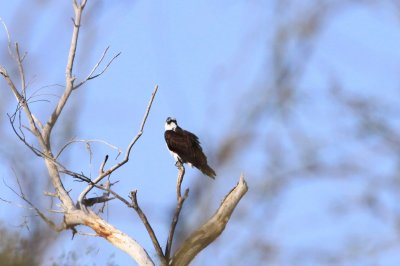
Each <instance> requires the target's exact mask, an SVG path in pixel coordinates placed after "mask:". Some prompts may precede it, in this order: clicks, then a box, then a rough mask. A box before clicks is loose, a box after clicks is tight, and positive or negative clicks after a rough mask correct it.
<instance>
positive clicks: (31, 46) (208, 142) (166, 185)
mask: <svg viewBox="0 0 400 266" xmlns="http://www.w3.org/2000/svg"><path fill="white" fill-rule="evenodd" d="M22 2H23V1H14V2H12V3H11V2H7V3H6V4H4V3H2V4H1V6H2V8H1V11H0V17H2V19H3V20H4V21H5V23H6V24H7V25H8V27H9V30H10V33H11V36H12V38H13V40H14V41H18V42H19V43H20V46H21V47H23V48H25V49H27V50H28V52H29V55H28V58H27V64H28V65H29V66H30V67H29V68H27V75H28V76H30V78H31V79H32V80H33V82H32V91H34V90H35V89H37V88H40V87H42V86H44V85H48V84H54V83H61V84H62V83H63V79H64V71H65V67H64V65H65V62H66V56H67V51H68V46H69V40H70V32H71V21H70V17H71V16H72V7H70V3H69V2H68V3H62V4H60V3H57V4H56V2H55V1H53V2H52V3H51V4H49V5H48V6H46V7H45V8H44V7H43V9H33V8H32V11H31V12H32V14H31V15H32V16H33V17H34V18H35V21H38V22H37V23H36V24H35V25H36V26H35V28H33V29H32V31H33V33H32V32H24V31H23V25H22V29H21V28H18V27H17V25H18V22H17V20H16V18H15V16H13V14H15V12H16V8H24V6H23V5H22V4H21V3H22ZM91 2H92V1H90V0H89V6H88V11H89V12H90V11H91V10H93V12H96V11H97V12H99V13H98V15H97V14H96V13H95V15H94V16H92V17H91V21H85V19H84V20H83V27H82V35H81V39H80V40H81V44H82V46H81V48H82V49H83V51H90V53H89V55H90V56H85V54H84V53H83V54H82V53H81V52H80V51H82V50H80V51H78V58H77V62H76V74H77V77H78V78H83V77H85V76H86V75H87V73H88V72H89V71H90V69H91V67H92V66H93V65H94V64H95V63H96V62H97V59H98V58H99V57H100V55H101V54H102V52H103V50H104V49H105V47H107V46H110V49H109V54H108V58H111V57H112V54H113V53H118V52H122V54H121V56H119V57H118V59H117V60H115V61H114V62H113V64H112V65H111V67H110V68H109V69H108V70H107V72H106V73H105V74H104V75H102V76H101V77H100V78H98V79H95V80H93V81H90V83H88V85H87V86H84V87H82V88H81V89H79V91H77V92H76V93H74V95H73V99H72V101H73V103H72V105H71V107H70V108H76V109H77V110H78V111H77V112H78V113H79V117H78V130H77V133H76V137H77V138H79V139H104V140H106V141H108V142H110V143H112V144H114V145H116V146H118V147H120V148H121V149H122V150H123V151H125V148H126V146H127V145H128V143H129V142H130V140H131V139H132V138H133V137H134V136H135V134H136V133H137V131H138V129H139V125H140V122H141V119H142V117H143V114H144V111H145V108H146V106H147V103H148V100H149V98H150V95H151V92H152V91H153V89H154V86H155V85H156V84H158V85H159V92H158V94H157V96H156V99H155V101H154V104H153V108H152V110H151V112H150V116H149V118H148V122H147V124H146V127H145V132H144V135H143V136H142V138H141V139H140V141H139V142H138V143H137V145H135V147H134V149H133V151H132V157H131V161H130V162H129V163H128V165H126V166H124V167H123V169H121V170H120V171H118V172H117V173H116V174H114V175H113V178H115V179H118V180H120V183H119V184H118V185H116V187H115V188H116V190H118V192H119V193H120V194H121V195H127V194H128V193H129V191H131V190H132V189H138V191H139V192H138V197H139V202H140V203H141V205H142V208H143V209H144V210H145V211H147V212H148V213H149V214H150V217H149V218H150V220H151V222H152V224H153V226H154V227H155V228H156V231H157V233H158V236H159V239H160V240H161V241H163V240H164V239H166V236H167V230H168V226H169V219H170V217H169V216H170V215H169V214H168V215H166V211H165V210H170V209H171V206H173V204H174V199H175V197H174V191H175V179H176V169H175V167H174V163H173V159H172V158H171V157H170V154H169V153H168V151H167V149H166V147H165V143H164V139H163V131H164V121H165V118H166V117H167V116H174V117H176V118H177V119H178V122H179V123H180V124H181V125H182V127H184V128H187V129H189V130H191V131H193V132H196V133H197V135H198V136H199V137H200V139H201V141H202V143H203V146H204V149H205V151H206V152H207V150H216V148H215V147H218V144H219V143H221V142H222V140H223V138H225V136H226V134H227V132H230V131H235V130H239V129H238V128H235V125H236V124H235V123H234V121H235V118H236V117H240V116H241V113H240V110H241V109H240V108H237V106H238V105H239V106H247V105H249V106H251V105H252V104H253V101H255V100H256V99H252V98H249V97H245V96H246V95H247V94H246V93H248V91H249V90H250V88H251V87H252V86H255V84H257V82H260V81H259V80H260V79H264V78H265V79H266V80H269V76H268V75H269V73H264V72H265V60H266V58H267V59H268V56H270V55H269V53H270V51H271V47H270V46H269V44H268V41H269V40H270V38H271V31H270V30H269V27H274V26H276V24H275V23H276V22H275V21H274V20H273V18H272V17H273V16H277V14H273V8H272V7H271V6H272V5H270V4H268V3H265V2H263V1H252V2H249V1H234V2H228V1H221V2H218V3H215V2H213V1H194V2H190V3H189V2H188V3H186V2H185V3H182V2H181V1H170V2H168V3H167V2H163V1H155V2H150V1H136V2H134V3H128V2H127V3H125V4H124V5H115V6H111V7H109V6H108V5H109V3H107V2H105V1H101V2H100V3H101V8H100V9H91V8H93V6H91ZM57 5H63V7H59V6H57ZM26 8H29V4H27V7H26ZM99 10H100V11H102V12H100V11H99ZM27 12H28V11H27ZM19 26H21V25H19ZM398 26H399V20H398V13H396V12H395V11H394V9H393V8H392V6H391V5H390V4H386V3H382V4H372V6H368V7H364V6H362V5H357V4H355V5H349V7H347V8H344V9H343V10H341V11H338V12H337V13H335V15H333V16H331V17H330V19H328V20H327V21H326V22H325V24H324V27H323V28H322V30H321V32H320V34H319V36H318V38H317V39H316V43H315V44H314V45H315V46H314V47H315V49H314V51H313V54H312V56H311V58H310V62H309V63H308V65H307V68H306V71H305V74H304V76H303V77H302V79H301V80H300V81H299V84H298V85H299V90H300V91H301V92H302V93H303V94H304V95H306V97H305V98H306V101H305V103H303V105H302V109H301V110H299V111H298V112H297V116H296V118H297V121H296V123H297V124H298V125H302V126H304V128H306V129H307V131H308V132H310V135H317V136H318V138H319V139H320V140H322V141H323V143H325V144H326V147H325V149H323V153H322V155H321V159H322V160H327V161H330V162H334V161H335V160H336V159H338V158H342V154H346V156H349V157H351V153H352V152H354V153H358V152H360V151H361V152H363V153H365V157H366V158H368V160H370V158H371V157H372V156H373V154H369V153H368V151H367V149H365V147H355V148H354V147H353V146H351V147H349V146H347V145H343V146H340V145H338V146H337V147H335V149H332V147H331V146H335V142H336V138H340V137H343V135H344V137H346V130H347V129H349V128H352V127H353V122H354V121H353V120H352V118H351V117H347V116H345V115H340V114H338V113H337V109H336V103H334V102H332V101H330V99H329V97H330V96H329V92H328V88H329V82H330V81H331V80H332V79H338V80H340V83H341V84H342V85H343V87H344V88H346V92H348V93H350V94H353V95H360V96H363V97H375V98H377V99H382V100H385V101H388V102H389V103H392V104H394V105H395V104H396V103H398V96H399V93H398V84H399V81H400V78H399V75H398V71H399V67H400V63H399V62H400V53H399V52H398V47H400V31H399V30H398V28H399V27H398ZM28 34H29V35H30V37H29V38H28V37H27V35H28ZM90 35H94V36H96V37H97V39H96V42H94V43H93V42H90V39H88V37H89V36H90ZM32 36H33V37H32ZM5 40H6V39H5V34H0V48H1V49H6V45H5ZM28 40H29V43H27V41H28ZM85 40H86V41H87V42H86V43H85ZM78 49H79V48H78ZM30 58H32V59H31V60H32V61H29V60H30ZM33 59H34V60H33ZM8 67H10V66H8ZM263 71H264V72H263ZM260 73H263V74H262V75H265V77H264V76H263V77H261V78H260ZM33 77H34V78H33ZM0 85H1V87H2V88H3V87H4V86H3V85H4V82H3V81H2V83H0ZM45 91H46V92H48V93H55V94H59V93H61V89H60V88H56V87H52V88H49V89H46V90H45ZM3 94H4V90H3V91H2V92H0V95H3ZM388 95H389V96H388ZM50 99H51V100H52V102H51V103H41V104H36V105H35V106H34V107H33V110H34V111H36V112H39V114H40V117H42V118H44V117H46V115H47V113H46V110H49V107H50V106H51V104H54V102H55V101H54V100H55V98H51V97H50ZM308 102H312V105H311V104H310V105H307V103H308ZM13 107H14V106H13V105H10V106H9V107H8V108H9V109H10V110H12V108H13ZM338 116H339V117H340V118H341V120H340V122H341V123H339V124H340V125H339V126H337V125H338V124H337V123H329V122H327V119H328V120H329V119H330V120H331V121H336V119H337V117H338ZM310 117H311V118H310ZM338 127H339V128H340V130H343V131H338ZM264 130H265V129H264V128H263V126H262V125H261V126H260V128H259V132H262V133H263V132H264ZM280 130H282V132H284V129H279V128H278V129H277V131H278V134H279V132H280ZM332 132H335V134H332ZM344 137H343V138H344ZM332 138H334V139H332ZM358 145H360V144H358ZM354 146H357V144H354ZM361 146H362V145H361ZM257 148H258V147H253V148H252V150H251V151H250V150H249V153H250V154H251V155H249V156H247V157H246V158H244V159H243V163H242V164H238V163H237V162H236V164H232V165H230V167H229V169H226V168H224V169H222V170H220V171H218V170H217V172H218V173H221V174H220V175H219V176H218V178H217V180H216V181H215V182H214V181H212V180H210V179H208V178H205V177H202V178H203V179H204V180H203V181H202V182H204V184H205V186H206V187H210V186H214V189H213V193H212V197H213V198H212V199H211V201H212V206H213V207H216V206H217V205H218V204H219V202H220V199H221V198H222V197H223V196H224V195H225V193H226V192H228V191H229V190H230V189H231V187H232V186H233V185H234V184H235V183H236V182H237V180H238V177H239V174H240V172H242V171H243V172H245V173H248V181H249V185H250V189H251V188H252V185H253V184H254V185H255V184H258V180H256V179H255V178H254V176H256V174H257V173H258V172H259V171H262V170H263V169H265V168H264V166H263V165H260V164H259V162H261V161H262V160H263V155H262V154H260V155H258V154H259V153H262V151H261V152H260V150H258V149H257ZM93 152H94V157H93V159H92V162H91V165H90V162H89V157H88V153H87V151H86V150H85V147H84V146H83V145H80V144H77V145H75V146H73V147H71V154H73V156H71V157H70V158H69V159H70V160H69V164H70V165H71V166H73V168H74V169H76V170H79V171H83V172H85V173H87V174H89V173H90V172H92V174H93V175H95V174H96V173H97V169H98V166H99V164H100V163H101V161H102V159H103V157H104V155H105V154H110V155H111V158H113V156H112V154H113V152H114V151H112V150H111V151H110V150H109V149H107V148H106V147H102V146H100V145H94V146H93ZM365 157H364V158H365ZM385 163H386V164H387V165H388V166H387V167H388V168H389V169H392V167H393V166H392V165H391V163H390V162H387V161H386V162H385V161H383V162H381V165H383V166H381V167H377V169H376V171H377V172H381V171H384V166H385ZM196 171H197V170H195V169H189V170H188V171H187V174H186V178H185V182H184V186H185V187H186V186H188V187H190V185H191V184H192V183H193V182H194V181H193V179H194V178H198V177H199V175H198V173H197V172H196ZM1 172H3V174H2V176H1V177H2V178H4V177H7V175H8V174H9V173H10V169H2V170H1ZM253 178H254V179H253ZM68 185H70V186H71V187H72V188H73V191H72V192H71V193H72V194H73V195H75V196H77V195H78V194H79V192H80V189H82V188H81V187H80V186H79V185H76V184H75V183H72V182H69V183H68ZM366 186H368V184H366V183H365V182H360V181H359V180H350V181H349V180H335V181H332V180H327V179H324V178H323V179H322V180H318V181H317V182H316V181H315V180H312V181H304V180H300V181H295V182H293V183H291V184H290V186H289V187H288V189H287V191H286V192H285V193H284V195H282V201H281V203H280V204H281V205H280V208H279V211H278V213H277V214H276V217H275V218H274V220H273V221H271V223H270V224H268V226H265V227H266V228H264V225H262V226H260V225H258V226H259V227H260V228H261V227H263V228H262V229H260V231H259V232H260V233H263V234H265V238H270V239H273V240H274V241H276V243H277V244H278V245H279V247H281V249H282V253H280V254H279V256H280V259H278V262H279V264H280V265H292V263H293V261H290V259H292V258H293V256H292V255H293V254H296V252H299V250H304V252H306V253H307V252H310V250H313V249H315V247H319V248H321V250H329V251H332V250H336V249H338V250H340V247H341V246H343V239H345V237H346V236H347V235H348V234H349V232H352V231H354V228H356V229H357V230H359V231H356V232H355V233H354V234H355V235H362V234H366V237H367V238H368V237H369V236H370V234H371V235H380V236H384V237H385V236H388V237H390V235H391V234H394V232H393V228H388V227H387V226H385V225H382V224H381V222H380V221H379V219H374V218H373V217H371V215H368V214H366V213H365V212H362V211H360V210H355V211H354V212H353V211H349V215H348V216H346V219H343V220H342V221H339V222H336V221H333V220H334V219H337V217H332V216H330V215H331V214H329V211H328V210H330V208H331V207H332V206H331V202H337V201H340V199H341V198H344V199H347V198H349V199H352V198H357V197H358V195H361V193H362V191H363V189H365V187H366ZM255 190H257V188H255ZM338 191H340V193H339V194H338ZM249 193H252V192H251V190H250V192H249ZM382 193H385V192H384V191H383V192H382ZM0 195H5V197H6V198H8V197H12V196H11V194H10V193H9V191H7V190H6V189H5V188H4V187H0ZM207 195H208V194H207V193H206V192H205V193H204V197H207ZM384 197H385V196H384ZM253 199H254V197H251V196H249V197H248V198H245V199H244V201H243V205H239V207H238V208H240V207H241V206H243V207H245V206H251V205H252V204H254V203H253V202H252V201H251V200H253ZM393 200H394V199H393V198H392V197H391V196H388V197H387V201H388V202H389V203H388V204H389V205H390V204H393ZM109 206H110V208H109V214H108V219H109V221H110V222H111V223H113V224H115V225H116V226H117V227H118V228H120V229H121V230H123V231H126V232H128V233H129V234H130V235H131V236H133V237H134V238H135V239H136V240H138V241H139V242H140V243H141V244H143V245H144V246H145V248H147V249H148V250H149V251H150V253H151V255H152V256H154V255H155V254H154V251H153V248H152V245H151V243H150V240H149V237H148V236H147V234H145V233H144V228H143V227H142V225H141V224H140V222H139V221H138V219H137V218H136V214H135V213H133V212H132V211H131V210H127V209H126V208H125V207H124V206H122V205H121V204H120V203H118V202H111V203H110V205H109ZM3 210H4V211H3ZM5 213H6V211H5V209H3V208H2V209H1V210H0V215H5ZM211 213H212V210H211V211H210V213H208V215H210V214H211ZM252 215H254V216H263V215H264V213H263V210H259V211H257V213H253V214H252ZM311 216H312V217H315V219H314V220H313V223H314V224H310V220H309V217H311ZM16 217H17V218H18V214H16ZM232 219H233V221H234V220H235V219H238V220H239V217H238V216H235V215H234V216H233V218H232ZM293 220H296V221H298V223H293V222H291V221H293ZM257 228H258V227H257ZM371 228H374V229H375V230H371ZM240 230H241V224H240V222H237V223H235V222H232V225H230V226H228V227H227V229H226V231H225V232H224V234H223V235H222V236H221V238H220V239H219V240H218V241H219V243H224V241H225V242H227V241H231V240H232V239H235V236H238V238H237V239H235V241H232V242H231V243H229V244H228V245H229V246H228V247H231V248H232V249H230V248H228V249H227V250H225V251H222V252H220V253H219V254H215V253H213V251H212V246H211V247H209V248H208V249H207V250H205V251H204V252H203V253H202V254H201V255H199V258H197V259H196V262H197V265H202V264H206V263H208V262H209V261H208V259H209V258H210V257H211V256H214V257H213V258H215V259H216V261H217V262H218V263H219V264H222V265H224V263H225V262H226V261H229V258H231V254H230V251H232V250H233V249H234V248H240V245H243V244H246V241H250V240H249V239H250V238H249V237H248V235H246V234H251V233H252V231H250V232H241V231H240ZM366 232H368V234H367V233H366ZM62 234H63V235H64V236H65V240H63V241H62V243H63V247H64V248H65V249H66V250H68V249H69V248H71V249H73V250H74V249H77V247H82V246H84V247H86V246H89V245H92V244H94V245H95V246H96V247H97V248H98V250H99V251H98V254H97V255H96V256H94V257H93V256H92V257H90V256H89V257H87V258H83V259H82V260H83V262H87V264H88V265H91V264H92V263H91V262H92V261H93V260H95V263H96V265H103V264H102V261H104V259H106V258H108V257H109V256H110V255H111V254H115V258H114V261H115V262H117V263H118V264H119V265H124V264H126V263H128V261H130V259H129V258H128V256H127V255H125V254H123V253H122V252H120V251H118V250H117V249H115V248H114V247H112V246H110V245H109V244H108V243H106V242H105V241H103V240H101V239H97V238H95V239H93V238H89V237H81V236H78V237H77V238H76V239H75V240H74V241H70V240H69V238H70V232H63V233H62ZM241 239H242V240H243V241H244V242H243V241H241ZM378 240H379V238H378ZM328 242H329V243H328ZM327 243H328V244H327ZM397 250H398V247H397ZM389 251H390V250H388V252H386V253H384V254H383V255H382V256H381V257H379V258H377V259H376V260H375V261H377V262H378V264H380V263H382V265H391V264H392V263H393V262H394V261H396V260H397V261H398V260H400V258H399V255H398V254H399V253H397V254H396V253H395V252H393V253H391V252H389ZM154 257H155V256H154ZM257 259H258V258H254V260H253V261H251V260H249V261H250V262H253V263H254V261H257ZM349 261H350V263H352V262H354V263H355V264H356V265H364V263H365V261H364V260H363V259H362V258H355V259H354V261H353V260H352V259H350V260H349ZM258 262H260V261H258ZM236 263H237V262H236ZM299 263H300V264H301V265H313V261H312V260H310V261H307V260H306V261H299ZM225 265H229V264H225ZM238 265H240V264H238ZM392 265H394V264H392Z"/></svg>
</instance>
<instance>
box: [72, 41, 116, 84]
mask: <svg viewBox="0 0 400 266" xmlns="http://www.w3.org/2000/svg"><path fill="white" fill-rule="evenodd" d="M109 48H110V46H108V47H107V48H106V49H105V50H104V52H103V54H102V55H101V57H100V59H99V61H98V62H97V63H96V65H95V66H94V67H93V69H92V71H90V73H89V75H88V76H87V77H86V78H85V79H84V80H82V81H81V82H80V83H79V84H78V85H76V86H74V88H73V89H72V90H76V89H78V88H79V87H80V86H82V85H83V84H85V83H86V82H87V81H89V80H91V79H95V78H97V77H99V76H100V75H102V74H103V73H104V72H105V71H106V70H107V69H108V67H109V66H110V65H111V63H112V62H113V61H114V59H116V58H117V57H118V56H119V55H120V54H121V52H119V53H117V54H116V55H114V57H113V58H111V60H110V61H109V62H108V64H107V65H106V66H105V67H104V68H103V70H102V71H100V72H99V73H98V74H96V75H93V74H94V72H95V71H96V70H97V68H98V67H99V66H100V64H101V62H102V61H103V59H104V57H105V55H106V54H107V51H108V49H109Z"/></svg>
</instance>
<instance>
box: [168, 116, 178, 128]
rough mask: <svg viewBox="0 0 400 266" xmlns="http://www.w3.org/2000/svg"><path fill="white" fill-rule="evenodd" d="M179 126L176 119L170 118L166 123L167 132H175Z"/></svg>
mask: <svg viewBox="0 0 400 266" xmlns="http://www.w3.org/2000/svg"><path fill="white" fill-rule="evenodd" d="M177 126H178V123H177V122H176V119H175V118H173V117H168V118H167V120H166V121H165V130H175V128H176V127H177Z"/></svg>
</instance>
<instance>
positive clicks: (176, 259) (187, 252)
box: [170, 175, 248, 266]
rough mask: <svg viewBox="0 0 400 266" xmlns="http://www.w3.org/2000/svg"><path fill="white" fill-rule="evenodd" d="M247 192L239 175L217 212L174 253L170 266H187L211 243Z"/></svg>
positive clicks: (244, 183) (245, 185) (242, 178)
mask: <svg viewBox="0 0 400 266" xmlns="http://www.w3.org/2000/svg"><path fill="white" fill-rule="evenodd" d="M247 190H248V187H247V184H246V181H245V180H244V177H243V175H241V176H240V180H239V183H238V184H237V185H236V187H234V188H233V189H232V190H231V192H229V193H228V195H226V196H225V198H224V200H223V201H222V203H221V206H220V207H219V208H218V210H217V212H216V213H215V214H214V215H213V216H212V217H211V218H210V219H209V220H208V221H207V222H206V223H204V224H203V225H202V226H200V227H199V228H198V229H197V230H196V231H194V232H193V233H192V234H191V235H190V236H189V237H188V238H187V239H186V240H185V241H184V242H183V244H182V245H181V246H180V247H179V249H178V250H177V251H176V252H175V254H174V256H173V257H172V260H171V261H170V265H172V266H185V265H189V263H190V262H191V261H192V260H193V258H194V257H195V256H196V255H197V254H198V253H199V252H200V251H202V250H203V249H204V248H206V247H207V246H208V245H209V244H210V243H212V242H213V241H214V240H215V239H216V238H217V237H218V236H219V235H220V234H221V233H222V231H223V230H224V229H225V226H226V224H227V223H228V221H229V219H230V217H231V215H232V212H233V211H234V209H235V207H236V206H237V204H238V203H239V201H240V199H241V198H242V197H243V195H244V194H246V192H247Z"/></svg>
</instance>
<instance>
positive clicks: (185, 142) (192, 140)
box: [164, 127, 216, 178]
mask: <svg viewBox="0 0 400 266" xmlns="http://www.w3.org/2000/svg"><path fill="white" fill-rule="evenodd" d="M164 137H165V141H166V142H167V146H168V148H169V149H170V150H171V151H173V152H175V153H177V154H178V155H179V157H180V159H181V160H182V162H183V163H191V164H192V165H193V166H194V167H196V168H198V169H199V170H201V171H202V172H203V173H204V174H206V175H208V176H210V177H212V178H214V176H215V175H216V174H215V172H214V170H212V169H211V167H210V166H208V164H207V157H206V156H205V155H204V153H203V149H202V148H201V146H200V142H199V138H198V137H197V136H196V135H195V134H193V133H191V132H189V131H186V130H183V129H181V128H180V127H177V128H176V129H175V131H172V130H167V131H165V133H164Z"/></svg>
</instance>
